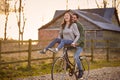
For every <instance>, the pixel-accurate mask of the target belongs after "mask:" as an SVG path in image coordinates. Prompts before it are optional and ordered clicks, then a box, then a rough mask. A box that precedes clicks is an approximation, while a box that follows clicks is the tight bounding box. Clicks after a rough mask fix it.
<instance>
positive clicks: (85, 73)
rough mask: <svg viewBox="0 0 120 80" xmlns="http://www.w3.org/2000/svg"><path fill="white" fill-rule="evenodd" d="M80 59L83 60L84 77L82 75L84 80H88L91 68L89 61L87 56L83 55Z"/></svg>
mask: <svg viewBox="0 0 120 80" xmlns="http://www.w3.org/2000/svg"><path fill="white" fill-rule="evenodd" d="M80 61H81V64H82V68H83V77H82V78H83V79H82V80H88V75H89V69H90V67H89V62H88V60H87V58H86V57H85V56H81V57H80Z"/></svg>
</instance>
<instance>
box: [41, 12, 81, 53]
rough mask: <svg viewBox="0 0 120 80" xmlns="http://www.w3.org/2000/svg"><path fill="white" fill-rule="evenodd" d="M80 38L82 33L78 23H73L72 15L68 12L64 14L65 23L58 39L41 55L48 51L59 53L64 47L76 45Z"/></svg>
mask: <svg viewBox="0 0 120 80" xmlns="http://www.w3.org/2000/svg"><path fill="white" fill-rule="evenodd" d="M79 37H80V33H79V31H78V28H77V25H76V23H73V21H72V15H71V14H70V13H69V12H67V13H65V14H64V22H63V24H62V25H61V29H60V32H59V36H58V38H56V39H54V40H53V41H52V42H51V43H50V44H49V45H48V46H47V47H46V48H45V49H43V50H42V51H41V52H40V53H45V52H46V51H47V50H48V49H50V50H52V51H53V52H55V53H57V52H58V51H59V50H60V49H61V48H63V47H64V45H66V44H67V45H71V44H73V45H74V44H75V43H76V42H77V41H78V39H79ZM56 43H59V45H58V46H57V47H56V48H55V49H52V47H53V46H54V45H55V44H56Z"/></svg>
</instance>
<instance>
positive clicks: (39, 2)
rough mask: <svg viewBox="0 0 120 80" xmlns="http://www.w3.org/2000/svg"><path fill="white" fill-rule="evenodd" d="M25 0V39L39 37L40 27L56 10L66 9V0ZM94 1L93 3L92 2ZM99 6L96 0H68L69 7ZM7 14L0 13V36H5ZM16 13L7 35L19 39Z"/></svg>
mask: <svg viewBox="0 0 120 80" xmlns="http://www.w3.org/2000/svg"><path fill="white" fill-rule="evenodd" d="M23 1H25V17H26V19H27V20H26V26H25V30H24V40H28V39H32V40H37V39H38V28H40V27H41V26H42V25H44V24H46V23H48V22H49V21H50V20H52V18H53V16H54V13H55V10H66V0H23ZM87 1H88V2H87ZM91 1H92V4H91ZM78 5H79V6H80V8H81V9H86V8H94V7H97V6H96V4H95V0H68V9H77V8H78ZM4 21H5V16H4V15H0V24H1V25H0V38H1V37H3V36H4ZM16 26H17V20H16V16H15V14H13V13H11V14H10V15H9V20H8V28H7V37H8V38H12V39H18V27H16Z"/></svg>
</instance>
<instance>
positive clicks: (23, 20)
mask: <svg viewBox="0 0 120 80" xmlns="http://www.w3.org/2000/svg"><path fill="white" fill-rule="evenodd" d="M17 2H18V0H16V1H15V5H14V8H15V13H16V18H17V24H18V29H19V41H20V40H22V41H23V34H24V28H25V23H26V18H25V14H24V6H25V3H24V4H23V5H22V0H19V8H18V9H17V7H16V6H17ZM17 13H19V14H17Z"/></svg>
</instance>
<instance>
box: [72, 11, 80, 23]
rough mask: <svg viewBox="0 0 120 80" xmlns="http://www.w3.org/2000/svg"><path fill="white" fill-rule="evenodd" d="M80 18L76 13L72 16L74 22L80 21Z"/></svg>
mask: <svg viewBox="0 0 120 80" xmlns="http://www.w3.org/2000/svg"><path fill="white" fill-rule="evenodd" d="M78 18H79V16H78V14H76V13H74V14H73V16H72V19H73V22H76V21H78Z"/></svg>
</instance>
